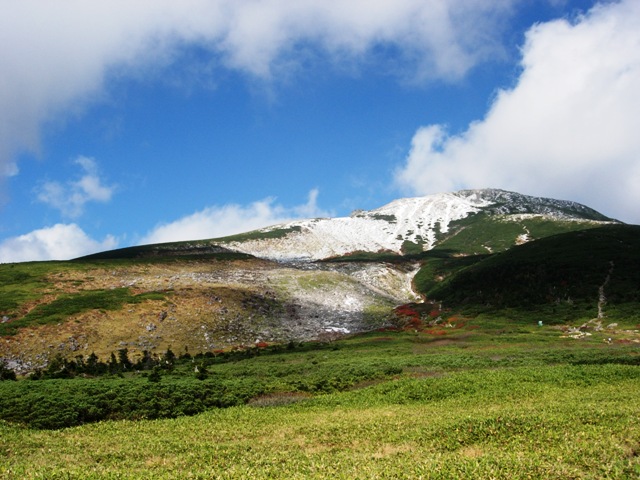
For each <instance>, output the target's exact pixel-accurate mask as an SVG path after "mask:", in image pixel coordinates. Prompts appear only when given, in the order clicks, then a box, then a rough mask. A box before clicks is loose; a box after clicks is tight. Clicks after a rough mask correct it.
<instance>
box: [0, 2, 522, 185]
mask: <svg viewBox="0 0 640 480" xmlns="http://www.w3.org/2000/svg"><path fill="white" fill-rule="evenodd" d="M516 2H517V0H492V1H478V0H447V1H443V0H377V1H370V0H350V1H342V0H339V1H338V0H333V1H332V0H297V1H295V2H291V1H286V0H262V1H255V0H180V1H174V0H137V1H129V0H93V1H90V2H87V1H83V0H66V1H64V2H61V1H53V0H52V1H47V2H42V1H40V0H20V1H19V2H4V3H3V5H2V15H0V65H2V81H1V82H0V175H7V174H9V173H15V172H16V168H15V166H13V164H12V162H14V161H15V154H16V153H17V152H20V151H25V150H26V151H33V152H37V151H38V148H39V135H40V129H41V127H42V125H43V124H44V123H46V122H60V121H61V120H62V121H64V117H65V116H68V115H70V114H78V113H81V112H82V109H83V107H84V106H86V105H87V104H90V103H91V102H94V101H96V100H97V99H100V97H101V96H102V95H104V90H105V84H106V83H107V81H108V78H110V76H113V75H117V76H121V75H139V74H140V72H145V71H153V72H155V73H158V71H159V70H158V69H157V68H156V67H157V66H160V67H161V68H162V66H166V65H168V64H170V63H171V62H172V61H174V60H175V59H176V58H177V57H178V56H179V55H180V51H181V49H183V48H184V47H185V46H189V45H193V44H196V45H198V46H200V47H203V48H205V49H207V50H209V51H210V52H211V55H212V58H213V59H214V61H215V63H216V64H217V65H220V66H223V67H227V68H233V69H237V70H240V71H243V72H246V73H248V74H249V76H253V77H258V78H262V79H273V78H274V77H275V76H277V75H278V74H281V73H283V72H285V71H288V70H289V69H290V68H291V67H292V66H294V67H295V66H296V65H300V64H302V63H304V61H305V60H306V59H308V55H309V52H310V51H315V52H316V54H317V55H318V56H319V57H322V58H326V59H328V60H329V61H330V62H334V63H338V64H339V63H342V62H344V63H345V64H347V63H348V64H349V65H353V64H358V63H359V61H360V60H362V59H363V58H365V57H367V56H369V55H371V54H372V52H373V51H374V47H377V46H381V45H382V46H387V47H392V48H394V49H396V50H397V52H399V55H400V56H401V57H402V61H400V62H398V63H399V65H386V68H394V69H397V70H399V72H395V73H402V74H405V75H407V76H410V77H412V78H413V79H415V80H424V79H427V78H445V79H457V78H460V77H461V76H463V75H464V74H465V73H466V72H467V70H468V69H469V68H471V67H472V66H473V65H474V64H476V63H477V62H478V61H480V60H482V59H486V58H487V57H488V56H489V55H490V54H492V53H495V51H496V45H497V43H498V42H497V39H498V37H499V33H500V26H501V24H502V22H501V20H502V19H503V18H504V16H505V15H508V14H509V12H510V8H511V4H512V3H516ZM310 47H311V48H310ZM146 67H154V69H149V68H146ZM161 68H160V69H161ZM214 71H215V70H214ZM143 74H144V73H143Z"/></svg>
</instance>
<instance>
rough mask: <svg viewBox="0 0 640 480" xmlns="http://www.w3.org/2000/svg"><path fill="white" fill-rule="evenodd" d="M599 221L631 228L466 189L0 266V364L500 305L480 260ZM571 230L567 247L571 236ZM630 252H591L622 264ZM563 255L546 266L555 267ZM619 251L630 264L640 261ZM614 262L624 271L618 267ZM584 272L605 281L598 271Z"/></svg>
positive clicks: (212, 346) (225, 342)
mask: <svg viewBox="0 0 640 480" xmlns="http://www.w3.org/2000/svg"><path fill="white" fill-rule="evenodd" d="M599 227H603V228H613V227H620V229H621V230H620V231H619V233H618V234H614V235H613V236H609V237H608V238H609V240H608V241H607V242H609V245H610V247H611V248H615V245H617V243H616V242H620V241H623V239H618V238H617V237H616V235H622V233H620V232H622V231H623V230H624V229H625V227H628V226H624V225H621V224H620V222H616V221H615V220H612V219H609V218H607V217H605V216H603V215H601V214H599V213H598V212H596V211H594V210H592V209H590V208H588V207H585V206H583V205H580V204H577V203H574V202H566V201H560V200H553V199H546V198H537V197H529V196H526V195H521V194H517V193H513V192H506V191H502V190H493V189H486V190H463V191H460V192H455V193H447V194H439V195H430V196H426V197H419V198H408V199H399V200H396V201H394V202H391V203H389V204H388V205H385V206H383V207H380V208H378V209H375V210H371V211H356V212H353V213H352V214H351V216H349V217H345V218H333V219H328V218H325V219H310V220H303V221H296V222H290V223H287V224H283V225H276V226H272V227H269V228H265V229H261V230H256V231H253V232H248V233H245V234H241V235H234V236H231V237H225V238H219V239H210V240H194V241H189V242H174V243H165V244H156V245H144V246H136V247H129V248H124V249H118V250H112V251H107V252H101V253H98V254H94V255H90V256H86V257H82V258H79V259H76V260H73V261H69V262H29V263H22V264H5V265H0V336H1V337H3V338H2V340H3V341H1V342H0V360H4V361H6V362H8V363H9V365H10V367H11V368H13V369H15V370H16V371H19V372H24V371H29V370H33V369H34V368H38V367H41V366H44V365H46V364H47V363H48V362H49V361H50V360H51V358H53V357H54V356H55V355H63V356H67V357H74V356H78V355H80V356H85V357H86V356H88V355H89V354H90V353H92V352H95V353H96V354H97V355H98V356H99V357H100V358H102V359H106V358H108V356H109V355H110V354H111V353H112V352H115V351H117V350H122V349H127V350H128V352H129V355H130V358H131V359H132V360H134V361H135V360H136V359H139V358H141V357H142V356H143V355H144V352H145V351H147V352H151V353H152V354H158V353H159V352H162V351H164V350H166V349H168V348H172V349H173V350H174V351H175V352H178V353H181V352H186V351H190V352H206V351H208V352H211V351H215V350H220V349H229V348H234V347H238V346H248V345H249V346H250V345H259V344H264V343H273V342H289V341H302V340H310V339H318V338H325V339H330V338H332V337H333V336H336V335H340V334H344V333H349V332H362V331H367V330H372V329H377V328H382V327H389V326H393V325H398V322H400V324H402V321H403V320H402V319H401V318H399V317H398V315H397V313H396V311H395V310H394V309H395V307H397V306H398V305H402V304H407V303H413V304H418V303H419V302H420V301H421V296H426V297H427V298H428V299H430V300H432V299H437V300H439V301H442V302H443V303H444V304H445V308H450V307H449V305H450V306H451V308H462V309H468V308H471V307H474V308H476V307H478V306H479V305H480V306H481V305H485V306H486V305H490V304H493V305H495V306H496V308H510V304H506V303H505V304H498V303H495V298H496V297H495V294H491V293H487V295H488V296H476V297H474V296H473V295H472V293H473V291H474V289H475V290H478V289H479V286H480V285H483V282H488V283H490V284H493V285H494V286H493V287H492V286H491V285H486V286H485V287H483V288H482V290H483V291H484V292H491V291H503V292H502V294H501V295H502V296H503V297H504V298H506V297H509V295H511V294H510V293H509V292H510V289H512V288H513V287H514V286H515V285H514V283H515V282H517V281H520V277H518V276H516V277H511V280H509V281H503V282H502V283H500V281H499V280H500V278H509V277H508V275H507V274H506V273H504V272H503V273H498V274H495V275H494V274H491V275H489V274H486V273H485V272H490V271H492V270H491V268H490V266H491V263H485V260H486V261H487V262H488V261H489V260H491V261H495V262H497V261H498V260H499V259H501V258H504V259H506V260H504V264H505V265H513V264H517V263H518V262H521V261H522V262H523V263H522V265H523V267H522V268H523V269H524V270H525V271H527V270H530V269H532V268H534V269H535V262H533V263H532V261H529V262H528V263H527V262H525V261H524V260H521V257H518V256H517V255H516V254H515V253H514V255H516V256H515V257H510V256H508V255H509V254H511V252H512V251H514V252H515V251H516V250H518V249H519V248H522V247H516V248H513V247H514V246H515V245H519V244H526V245H524V246H528V245H532V246H533V245H537V244H538V242H542V241H543V240H540V239H544V238H546V237H551V236H553V235H558V234H561V233H566V232H575V231H586V230H585V229H587V230H588V229H593V231H597V230H600V228H599ZM624 231H626V230H624ZM576 235H578V234H576ZM632 236H633V235H632ZM567 238H569V240H567V244H566V249H567V251H571V246H572V241H575V242H576V244H578V243H579V242H578V240H579V239H580V237H579V236H578V237H567ZM571 238H573V239H574V240H571ZM534 240H535V241H534ZM541 245H543V248H542V252H543V253H542V257H544V251H545V249H546V247H544V245H545V244H541ZM548 245H551V244H548ZM526 251H528V250H525V252H526ZM549 251H550V252H555V250H553V249H550V250H549ZM559 252H560V251H559ZM625 252H626V250H625ZM574 253H576V255H577V256H576V259H575V261H574V263H573V264H572V265H573V266H572V268H574V269H575V272H574V273H572V275H571V276H570V277H567V278H565V281H570V282H576V283H578V284H579V283H581V282H582V281H583V279H586V278H591V277H590V276H589V275H585V276H581V274H580V272H581V268H586V270H585V272H587V271H589V268H590V265H591V263H592V258H593V252H591V251H590V250H589V247H588V246H585V247H580V248H578V249H577V250H575V252H574ZM628 253H629V252H627V254H628ZM627 254H624V255H622V257H616V258H615V259H614V258H613V257H611V258H609V256H607V257H606V258H605V259H604V260H602V259H600V260H598V262H600V263H602V261H604V262H605V263H604V264H605V265H609V263H608V262H609V261H614V262H615V264H616V265H624V263H625V260H624V258H625V255H627ZM553 255H556V257H557V256H558V255H560V257H561V256H562V255H564V253H562V252H560V253H554V254H553ZM525 257H526V255H525ZM560 257H557V258H556V263H551V264H549V267H548V270H550V271H551V270H553V269H560V270H562V269H563V268H564V267H563V263H562V262H561V261H559V258H560ZM628 258H629V259H630V262H629V264H630V265H632V264H634V263H633V262H636V260H635V257H633V256H632V255H630V254H629V256H628ZM493 259H495V260H493ZM536 261H537V260H536ZM600 263H598V265H600ZM635 264H636V265H637V262H636V263H635ZM487 265H488V266H487ZM594 265H595V263H594ZM474 268H475V269H479V270H473V269H474ZM482 268H486V269H487V270H482ZM594 268H595V267H594ZM598 268H599V267H598ZM474 271H475V272H479V273H477V274H474V273H473V272H474ZM497 271H499V270H497ZM618 271H619V272H624V271H626V270H624V269H623V268H620V269H619V270H616V271H615V272H614V275H617V272H618ZM465 275H466V276H465ZM625 275H626V274H625ZM629 275H631V274H629ZM545 278H546V277H544V276H543V277H539V280H537V281H538V282H545V281H546V280H545ZM593 278H597V281H598V282H601V283H600V285H601V284H602V282H604V277H603V276H602V272H600V270H598V271H597V274H596V275H595V276H594V277H593ZM612 278H613V277H612ZM629 278H631V279H632V281H635V280H634V279H635V278H636V277H633V276H632V275H631V276H630V277H629ZM567 279H568V280H567ZM615 281H617V277H616V280H615ZM613 283H614V280H612V284H613ZM465 288H466V290H465ZM492 288H493V289H494V290H491V289H492ZM528 288H529V287H528ZM536 288H537V287H536ZM460 292H468V293H467V294H465V296H461V295H462V294H461V293H460ZM513 292H514V293H513V295H512V296H513V297H514V298H515V297H517V296H518V295H519V293H517V292H519V290H517V289H514V290H513ZM627 293H628V288H627ZM491 295H493V296H491ZM589 295H590V297H589V298H590V299H592V297H593V294H592V293H590V294H589ZM593 298H594V297H593ZM532 299H533V300H532V301H537V300H535V298H534V297H532ZM634 299H635V297H633V298H632V301H635V300H634ZM427 307H428V306H427V305H425V308H427ZM476 310H477V311H479V310H478V309H477V308H476ZM566 318H569V317H566Z"/></svg>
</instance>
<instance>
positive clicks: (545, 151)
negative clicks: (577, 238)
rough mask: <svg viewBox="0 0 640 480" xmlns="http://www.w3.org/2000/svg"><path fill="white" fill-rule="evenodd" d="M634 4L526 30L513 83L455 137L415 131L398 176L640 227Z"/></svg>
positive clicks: (637, 16) (638, 48)
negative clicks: (518, 196) (529, 198)
mask: <svg viewBox="0 0 640 480" xmlns="http://www.w3.org/2000/svg"><path fill="white" fill-rule="evenodd" d="M638 112H640V2H637V1H635V0H627V1H621V2H619V3H608V4H603V5H599V6H596V7H595V8H593V9H592V10H591V11H590V12H588V14H586V15H585V16H583V17H580V18H578V19H577V20H576V21H575V22H574V23H570V22H568V21H565V20H557V21H553V22H549V23H544V24H540V25H536V26H534V27H532V28H531V29H530V30H529V32H528V33H527V37H526V42H525V45H524V47H523V48H522V73H521V74H520V77H519V79H518V82H517V84H516V85H515V87H513V88H512V89H510V90H503V91H500V92H498V95H497V97H496V99H495V101H494V103H493V105H492V106H491V108H490V110H489V111H488V113H487V115H486V116H485V118H484V119H482V120H480V121H477V122H475V123H472V124H470V125H469V127H468V129H467V130H466V131H465V132H463V133H461V134H458V135H448V134H447V132H446V129H445V127H443V126H441V125H430V126H426V127H423V128H420V129H419V130H418V131H417V132H416V134H415V136H414V138H413V141H412V145H411V150H410V153H409V155H408V157H407V159H406V164H405V165H403V167H402V168H401V169H400V170H399V171H398V172H397V174H396V181H397V182H398V184H399V185H401V186H403V187H405V188H408V189H409V190H410V191H412V192H414V193H417V194H427V193H434V192H437V191H450V190H455V189H458V188H478V187H500V188H506V189H511V190H517V191H520V192H522V193H528V194H534V195H545V196H553V197H556V198H563V199H570V200H577V201H580V202H582V203H586V204H587V205H589V206H591V207H593V208H596V209H598V210H600V211H601V212H602V213H604V214H607V215H610V216H614V217H617V218H620V219H621V220H625V221H628V222H632V223H640V210H639V209H638V204H640V188H638V187H639V186H640V135H638Z"/></svg>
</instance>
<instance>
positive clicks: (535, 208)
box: [220, 189, 615, 261]
mask: <svg viewBox="0 0 640 480" xmlns="http://www.w3.org/2000/svg"><path fill="white" fill-rule="evenodd" d="M471 220H475V223H478V222H483V223H485V224H486V222H487V221H488V220H492V221H498V220H499V221H500V222H502V223H505V222H507V223H511V224H512V225H513V226H515V227H516V230H517V231H515V232H514V234H513V238H512V242H511V243H510V245H513V244H516V243H523V242H524V241H527V240H528V239H530V238H532V236H531V234H530V232H528V233H527V227H526V225H522V227H520V226H519V225H521V224H522V222H523V221H524V220H528V221H534V222H536V221H537V222H538V223H539V222H542V221H544V222H547V223H549V222H551V223H557V226H558V231H557V232H552V233H560V232H562V231H567V230H575V229H577V228H588V227H589V226H598V225H601V224H602V223H610V222H615V220H612V219H610V218H608V217H606V216H604V215H602V214H600V213H599V212H597V211H595V210H593V209H591V208H589V207H586V206H584V205H581V204H579V203H576V202H570V201H564V200H555V199H550V198H540V197H532V196H527V195H522V194H519V193H515V192H508V191H505V190H498V189H481V190H461V191H458V192H453V193H441V194H435V195H427V196H424V197H415V198H402V199H398V200H394V201H393V202H391V203H389V204H387V205H384V206H382V207H380V208H377V209H375V210H369V211H365V210H356V211H355V212H353V213H352V214H351V215H350V216H349V217H339V218H318V219H309V220H300V221H295V222H290V223H287V224H282V225H275V226H272V227H268V228H265V229H261V230H256V231H254V232H250V233H249V234H246V235H238V236H234V237H229V238H227V239H220V243H223V244H224V245H225V246H226V247H228V248H230V249H232V250H237V251H240V252H244V253H248V254H251V255H255V256H258V257H263V258H269V259H272V260H281V261H288V260H306V261H309V260H323V259H328V258H332V257H340V256H344V255H348V254H351V253H354V252H370V253H379V252H388V253H395V254H399V255H400V254H406V253H407V252H409V251H411V252H414V253H415V252H419V251H426V250H431V249H433V248H435V247H436V246H438V245H439V244H440V243H442V242H444V241H446V240H447V239H449V238H450V237H451V236H452V235H455V234H456V233H457V232H459V231H460V230H461V229H467V228H470V227H472V226H473V223H474V222H473V221H471ZM461 223H465V225H461ZM463 227H464V228H463ZM485 233H486V235H488V237H491V235H492V232H490V231H487V232H485ZM482 240H487V241H488V242H489V243H491V242H490V241H491V238H487V239H482ZM486 248H487V250H490V248H488V247H486Z"/></svg>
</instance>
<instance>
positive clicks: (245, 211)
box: [139, 189, 330, 244]
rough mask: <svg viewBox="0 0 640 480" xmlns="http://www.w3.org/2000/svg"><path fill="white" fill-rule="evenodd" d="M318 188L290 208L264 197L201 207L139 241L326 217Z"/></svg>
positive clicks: (196, 236)
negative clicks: (300, 203) (306, 199)
mask: <svg viewBox="0 0 640 480" xmlns="http://www.w3.org/2000/svg"><path fill="white" fill-rule="evenodd" d="M317 198H318V190H316V189H314V190H311V192H310V193H309V198H308V201H307V203H305V204H303V205H299V206H295V207H291V208H287V207H284V206H282V205H279V204H277V203H275V199H273V198H267V199H265V200H260V201H257V202H253V203H251V204H249V205H236V204H231V205H222V206H212V207H207V208H204V209H203V210H200V211H198V212H195V213H192V214H191V215H187V216H185V217H183V218H180V219H178V220H175V221H173V222H170V223H165V224H161V225H158V226H156V227H155V228H154V229H153V230H152V231H151V232H149V233H148V234H147V235H145V236H144V238H143V239H142V240H141V241H140V242H139V243H141V244H148V243H163V242H176V241H181V240H196V239H204V238H218V237H224V236H227V235H233V234H236V233H244V232H249V231H251V230H256V229H258V228H263V227H267V226H271V225H276V224H279V223H285V222H289V221H291V220H294V219H299V218H317V217H327V216H330V214H329V213H328V212H325V211H323V210H322V209H320V208H319V207H318V205H317Z"/></svg>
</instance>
